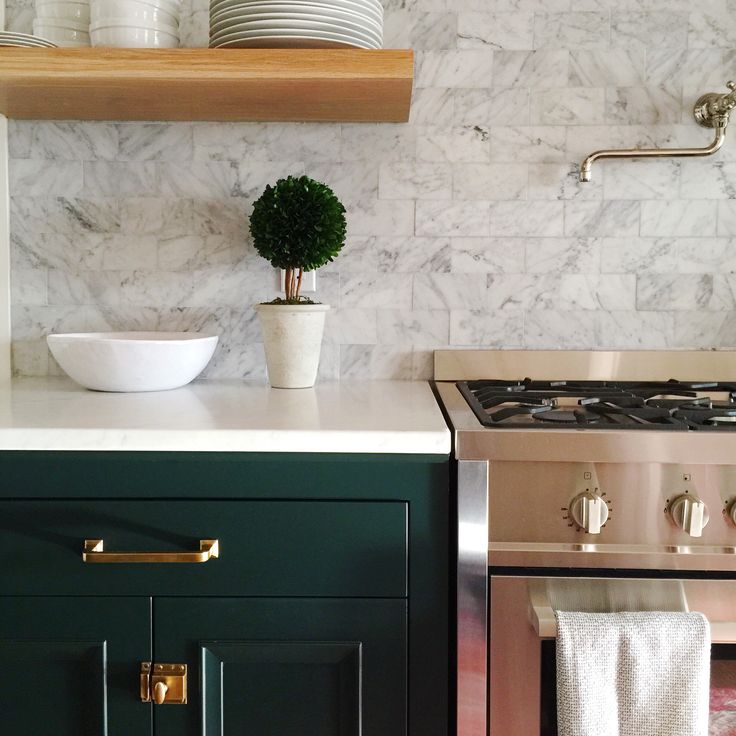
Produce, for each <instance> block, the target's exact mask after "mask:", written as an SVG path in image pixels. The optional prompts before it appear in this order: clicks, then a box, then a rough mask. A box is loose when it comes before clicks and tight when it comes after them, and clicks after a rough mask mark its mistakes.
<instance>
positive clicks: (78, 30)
mask: <svg viewBox="0 0 736 736" xmlns="http://www.w3.org/2000/svg"><path fill="white" fill-rule="evenodd" d="M82 28H84V30H82ZM33 33H34V35H36V36H41V37H42V38H45V39H46V40H47V41H51V42H52V43H55V44H57V45H58V46H89V44H90V34H89V27H88V26H86V25H83V24H81V23H73V22H71V21H61V20H53V21H52V20H34V21H33Z"/></svg>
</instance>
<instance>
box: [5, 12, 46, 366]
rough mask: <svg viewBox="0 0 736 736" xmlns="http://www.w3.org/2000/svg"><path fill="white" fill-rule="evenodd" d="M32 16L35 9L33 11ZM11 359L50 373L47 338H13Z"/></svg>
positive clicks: (14, 362)
mask: <svg viewBox="0 0 736 736" xmlns="http://www.w3.org/2000/svg"><path fill="white" fill-rule="evenodd" d="M32 17H33V11H31V18H32ZM8 27H9V28H11V27H13V26H8ZM15 27H16V28H17V26H15ZM19 32H20V33H23V32H28V30H27V29H24V30H22V31H19ZM11 360H12V371H13V376H47V375H48V374H49V350H48V348H47V347H46V341H45V340H21V339H20V338H18V339H15V338H13V342H12V345H11Z"/></svg>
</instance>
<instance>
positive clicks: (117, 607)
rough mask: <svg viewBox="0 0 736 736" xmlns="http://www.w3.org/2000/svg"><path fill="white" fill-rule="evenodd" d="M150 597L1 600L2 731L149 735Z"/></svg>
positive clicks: (39, 735) (40, 735)
mask: <svg viewBox="0 0 736 736" xmlns="http://www.w3.org/2000/svg"><path fill="white" fill-rule="evenodd" d="M150 606H151V604H150V600H149V599H148V598H85V597H80V598H65V597H58V598H53V597H48V598H44V597H40V598H31V597H6V598H3V599H2V601H0V672H2V686H0V733H1V734H33V736H151V733H152V728H151V726H152V724H151V715H152V713H151V706H150V705H148V704H144V703H142V702H141V700H140V690H139V669H140V662H141V660H148V659H150V653H151V629H150Z"/></svg>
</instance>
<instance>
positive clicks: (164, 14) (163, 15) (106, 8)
mask: <svg viewBox="0 0 736 736" xmlns="http://www.w3.org/2000/svg"><path fill="white" fill-rule="evenodd" d="M91 8H92V14H91V21H92V23H93V24H95V25H97V24H100V23H104V21H106V20H108V19H110V18H125V19H126V20H127V21H128V22H130V23H131V24H132V25H137V26H149V25H151V24H163V25H167V26H173V27H175V28H178V27H179V16H180V15H181V6H180V4H179V3H176V2H172V0H154V1H152V2H147V1H146V0H92V5H91Z"/></svg>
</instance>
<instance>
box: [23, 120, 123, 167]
mask: <svg viewBox="0 0 736 736" xmlns="http://www.w3.org/2000/svg"><path fill="white" fill-rule="evenodd" d="M117 151H118V132H117V129H116V126H115V125H114V124H113V123H97V122H83V121H76V122H69V123H63V122H48V121H43V122H34V123H32V124H31V150H30V158H37V159H63V160H67V161H97V160H103V161H104V160H108V161H109V160H112V159H114V158H115V156H116V154H117Z"/></svg>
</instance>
